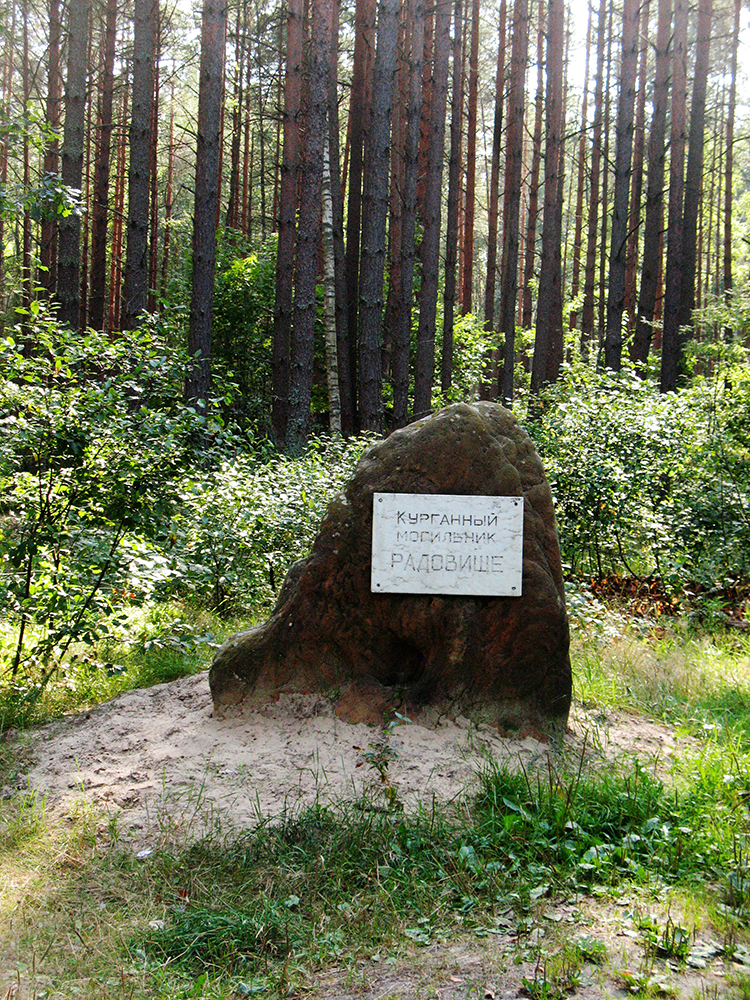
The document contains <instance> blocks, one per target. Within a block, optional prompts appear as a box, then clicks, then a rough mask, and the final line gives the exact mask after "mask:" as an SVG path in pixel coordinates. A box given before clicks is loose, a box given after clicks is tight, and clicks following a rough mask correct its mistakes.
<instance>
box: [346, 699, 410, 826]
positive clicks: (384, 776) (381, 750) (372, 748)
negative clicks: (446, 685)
mask: <svg viewBox="0 0 750 1000" xmlns="http://www.w3.org/2000/svg"><path fill="white" fill-rule="evenodd" d="M393 714H394V716H395V718H393V719H391V721H390V722H388V723H386V724H385V725H384V726H383V728H382V729H381V730H380V734H379V735H378V738H377V739H375V740H373V741H372V742H371V743H368V744H367V749H363V748H362V747H357V746H355V748H354V749H355V750H358V751H359V754H360V760H358V761H357V765H356V766H357V767H362V766H363V765H365V764H366V765H367V766H368V767H370V768H371V769H372V770H373V771H375V773H376V774H377V776H378V779H379V781H380V784H381V786H382V789H383V793H384V794H385V797H386V801H387V802H388V807H389V808H390V809H394V810H397V811H400V810H403V808H404V805H403V803H402V802H401V801H400V799H399V797H398V789H397V788H396V787H395V786H394V785H393V782H392V781H391V776H390V773H389V771H388V768H389V767H390V765H391V763H392V761H394V760H397V759H398V751H397V750H396V748H395V747H394V746H392V744H391V742H390V737H391V734H392V732H393V730H394V729H395V728H396V726H401V725H404V723H407V722H411V719H408V718H407V717H406V716H405V715H401V714H400V712H394V713H393Z"/></svg>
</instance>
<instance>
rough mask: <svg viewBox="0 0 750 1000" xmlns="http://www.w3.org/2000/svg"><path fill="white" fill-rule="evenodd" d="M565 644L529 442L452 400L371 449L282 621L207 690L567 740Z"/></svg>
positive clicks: (234, 652)
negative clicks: (470, 720) (320, 701)
mask: <svg viewBox="0 0 750 1000" xmlns="http://www.w3.org/2000/svg"><path fill="white" fill-rule="evenodd" d="M568 646H569V635H568V622H567V615H566V611H565V600H564V588H563V580H562V571H561V566H560V553H559V547H558V543H557V535H556V531H555V522H554V514H553V509H552V497H551V494H550V490H549V486H548V484H547V482H546V479H545V476H544V472H543V469H542V465H541V462H540V460H539V458H538V456H537V455H536V452H535V450H534V447H533V444H532V442H531V439H530V438H529V436H528V434H527V433H526V431H524V430H523V428H522V427H521V426H520V424H519V423H518V421H517V420H516V418H515V417H514V416H513V415H512V414H511V413H510V412H509V411H507V410H505V409H503V408H502V407H500V406H498V405H497V404H494V403H487V402H480V403H475V404H473V405H468V404H464V403H458V404H455V405H454V406H449V407H446V408H445V409H443V410H441V411H439V412H438V413H435V414H433V415H431V416H429V417H425V418H423V419H422V420H419V421H416V422H415V423H413V424H411V425H409V426H408V427H405V428H403V429H401V430H399V431H396V432H394V433H393V434H391V435H390V437H388V438H386V439H385V440H384V441H382V442H379V443H378V444H375V445H374V446H373V447H372V448H370V449H369V451H367V452H366V453H365V455H364V456H363V457H362V459H361V460H360V462H359V464H358V466H357V468H356V469H355V471H354V474H353V476H352V478H351V480H350V481H349V483H348V484H347V486H346V488H345V490H344V491H343V493H341V494H340V495H339V496H337V497H336V498H335V499H334V500H333V501H332V503H331V504H330V506H329V508H328V511H327V513H326V515H325V517H324V519H323V523H322V524H321V527H320V531H319V533H318V536H317V538H316V540H315V543H314V545H313V548H312V551H311V553H310V555H309V556H308V558H307V559H305V560H302V561H300V562H299V563H295V565H294V566H293V567H292V568H291V569H290V571H289V574H288V576H287V579H286V581H285V583H284V586H283V587H282V590H281V593H280V594H279V599H278V601H277V604H276V608H275V610H274V612H273V615H272V617H271V618H270V619H269V621H268V622H266V623H265V624H264V625H261V626H259V627H257V628H253V629H249V630H248V631H245V632H240V633H238V634H237V635H235V636H233V637H232V638H231V639H229V640H228V642H226V643H225V644H224V646H223V647H222V648H221V649H220V650H219V651H218V653H217V656H216V659H215V661H214V664H213V666H212V668H211V672H210V683H211V691H212V695H213V699H214V704H215V706H216V708H217V709H219V710H221V709H224V708H226V707H228V706H231V705H236V704H240V703H245V704H258V703H262V702H264V701H266V700H269V699H271V698H273V697H275V696H276V695H277V694H278V693H279V692H282V691H302V692H309V691H324V692H328V693H329V694H330V695H331V696H332V697H334V698H335V699H336V706H337V707H336V711H337V714H338V715H339V716H340V717H342V718H344V719H347V720H349V721H355V722H356V721H363V720H364V721H373V722H380V721H382V720H383V712H384V711H385V710H387V709H388V708H395V709H398V710H399V711H402V712H403V711H406V712H407V713H408V714H409V715H410V717H412V716H414V717H416V716H417V715H418V713H422V714H423V715H425V716H430V715H431V716H432V717H436V716H437V715H439V714H440V713H447V714H450V715H457V714H463V715H469V716H472V717H475V718H477V719H478V720H482V721H485V722H490V723H492V724H494V725H496V726H498V727H499V728H500V729H501V730H503V731H506V732H509V731H516V732H518V731H532V732H537V733H539V732H543V733H549V734H551V735H558V734H560V733H561V732H563V731H564V729H565V725H566V721H567V716H568V711H569V708H570V699H571V671H570V658H569V650H568Z"/></svg>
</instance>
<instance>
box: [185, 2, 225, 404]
mask: <svg viewBox="0 0 750 1000" xmlns="http://www.w3.org/2000/svg"><path fill="white" fill-rule="evenodd" d="M226 33H227V8H226V0H204V5H203V18H202V22H201V62H200V75H199V81H198V145H197V149H196V159H195V208H194V214H193V292H192V297H191V301H190V333H189V338H188V351H189V353H190V356H191V358H192V365H191V367H190V369H189V371H188V375H187V378H186V380H185V399H186V400H187V401H188V402H192V403H194V404H195V405H198V406H203V407H207V406H208V400H209V394H210V391H211V326H212V323H213V295H214V274H215V270H216V226H217V222H218V218H219V195H220V190H221V109H222V104H223V95H224V49H225V40H226Z"/></svg>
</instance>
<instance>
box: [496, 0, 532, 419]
mask: <svg viewBox="0 0 750 1000" xmlns="http://www.w3.org/2000/svg"><path fill="white" fill-rule="evenodd" d="M528 45H529V8H528V3H527V0H516V2H515V7H514V12H513V48H512V50H511V59H510V91H509V95H508V129H507V135H506V147H505V148H506V153H505V191H504V197H503V269H502V274H501V276H500V316H499V320H500V332H501V333H502V334H503V338H504V349H503V366H502V384H501V385H500V395H501V398H502V401H503V405H504V406H507V407H509V408H510V407H511V406H512V405H513V373H514V372H513V370H514V367H515V356H516V348H515V335H516V298H517V295H518V241H519V223H520V218H519V213H520V208H521V172H522V167H523V136H524V107H525V104H526V87H525V82H526V62H527V58H528Z"/></svg>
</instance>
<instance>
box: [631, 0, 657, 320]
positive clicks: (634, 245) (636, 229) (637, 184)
mask: <svg viewBox="0 0 750 1000" xmlns="http://www.w3.org/2000/svg"><path fill="white" fill-rule="evenodd" d="M650 11H651V0H644V4H643V8H642V10H641V29H640V36H641V42H640V52H639V56H638V58H639V64H638V84H637V87H636V94H637V106H636V112H635V127H634V129H633V169H632V171H631V182H630V228H629V232H628V250H627V257H626V263H625V313H626V315H627V327H628V333H629V334H632V333H633V332H634V331H635V303H636V271H637V268H638V241H639V234H640V232H641V220H642V211H641V200H642V194H643V159H644V150H645V145H646V93H647V89H648V86H647V76H648V72H647V71H648V53H649V16H650Z"/></svg>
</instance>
